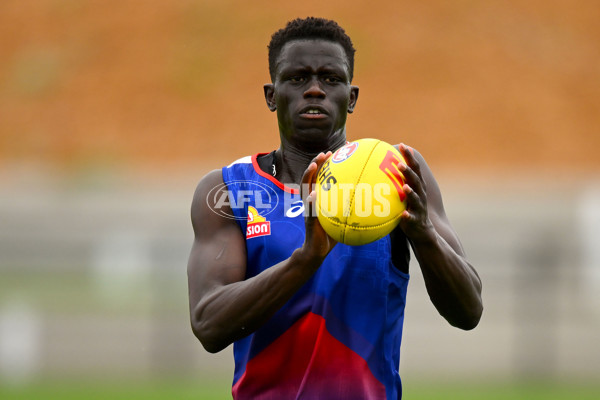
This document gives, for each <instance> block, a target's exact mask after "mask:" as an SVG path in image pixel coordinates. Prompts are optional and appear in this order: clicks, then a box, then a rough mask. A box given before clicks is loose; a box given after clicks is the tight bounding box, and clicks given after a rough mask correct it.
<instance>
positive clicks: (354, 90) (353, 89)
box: [348, 86, 358, 114]
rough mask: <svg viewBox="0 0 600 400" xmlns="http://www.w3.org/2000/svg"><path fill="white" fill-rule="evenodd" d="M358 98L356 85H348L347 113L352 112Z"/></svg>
mask: <svg viewBox="0 0 600 400" xmlns="http://www.w3.org/2000/svg"><path fill="white" fill-rule="evenodd" d="M357 100H358V86H350V102H349V103H348V114H352V113H353V112H354V107H356V101H357Z"/></svg>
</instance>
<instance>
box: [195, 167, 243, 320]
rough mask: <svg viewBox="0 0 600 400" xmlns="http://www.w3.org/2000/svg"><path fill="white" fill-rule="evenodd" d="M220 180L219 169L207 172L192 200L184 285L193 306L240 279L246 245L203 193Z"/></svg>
mask: <svg viewBox="0 0 600 400" xmlns="http://www.w3.org/2000/svg"><path fill="white" fill-rule="evenodd" d="M219 183H221V184H222V183H223V180H222V178H221V175H220V172H219V171H213V172H212V173H210V174H208V175H207V176H206V177H205V178H204V179H203V180H202V181H201V182H200V184H199V185H198V188H197V190H196V193H195V194H194V200H193V202H192V213H191V214H192V226H193V228H194V243H193V245H192V250H191V252H190V257H189V260H188V288H189V300H190V307H191V308H192V309H193V308H194V307H195V306H196V305H197V304H198V303H199V302H200V301H201V299H202V298H203V297H204V296H205V295H206V294H208V293H210V292H211V291H212V290H214V289H216V288H218V287H220V286H224V285H227V284H230V283H234V282H238V281H241V280H243V279H244V277H245V274H246V244H245V240H244V237H243V235H242V231H241V229H240V228H239V226H238V224H237V223H236V222H235V221H234V220H233V219H228V218H225V217H223V216H221V215H218V214H216V213H214V212H213V211H212V210H211V209H210V207H209V206H208V204H207V202H206V195H207V194H208V192H209V191H210V189H212V188H213V187H214V186H216V185H218V184H219Z"/></svg>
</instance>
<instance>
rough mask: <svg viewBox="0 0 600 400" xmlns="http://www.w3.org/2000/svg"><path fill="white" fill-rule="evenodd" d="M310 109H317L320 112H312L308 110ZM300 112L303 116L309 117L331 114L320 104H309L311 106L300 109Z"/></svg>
mask: <svg viewBox="0 0 600 400" xmlns="http://www.w3.org/2000/svg"><path fill="white" fill-rule="evenodd" d="M309 110H317V111H319V114H310V113H309V112H308V111H309ZM299 114H300V116H301V117H302V118H307V119H321V118H326V117H327V116H328V115H329V114H328V113H327V110H325V109H324V108H323V107H321V106H318V105H309V106H306V107H303V108H302V109H300V113H299Z"/></svg>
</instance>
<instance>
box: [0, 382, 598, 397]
mask: <svg viewBox="0 0 600 400" xmlns="http://www.w3.org/2000/svg"><path fill="white" fill-rule="evenodd" d="M0 398H1V399H6V400H20V399H36V400H37V399H61V400H72V399H86V400H100V399H111V400H137V399H140V400H141V399H145V400H155V399H156V400H158V399H182V400H186V399H190V400H191V399H194V400H197V399H201V400H221V399H230V398H231V394H230V392H229V386H228V384H224V382H223V381H221V380H217V381H213V382H202V381H200V380H197V381H196V380H190V379H180V380H166V379H159V380H154V381H127V382H124V381H121V382H114V381H111V382H100V381H93V382H91V381H88V382H84V381H65V380H61V381H44V382H38V383H36V384H32V385H29V386H24V387H20V388H19V387H12V388H11V387H7V386H2V385H0ZM598 398H600V383H598V384H595V385H580V384H564V383H562V384H553V383H544V382H537V383H536V382H530V383H524V384H515V383H510V384H509V383H506V384H502V383H489V384H463V385H460V384H427V383H424V382H418V383H415V382H405V384H404V399H406V400H437V399H440V400H475V399H477V400H499V399H510V400H512V399H516V400H538V399H539V400H542V399H543V400H555V399H556V400H558V399H561V400H563V399H568V400H588V399H589V400H592V399H593V400H596V399H598Z"/></svg>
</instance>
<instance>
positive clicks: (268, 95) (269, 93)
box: [264, 83, 277, 111]
mask: <svg viewBox="0 0 600 400" xmlns="http://www.w3.org/2000/svg"><path fill="white" fill-rule="evenodd" d="M264 90H265V100H266V101H267V107H269V110H271V111H276V110H277V104H276V103H275V85H273V84H272V83H266V84H265V86H264Z"/></svg>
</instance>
